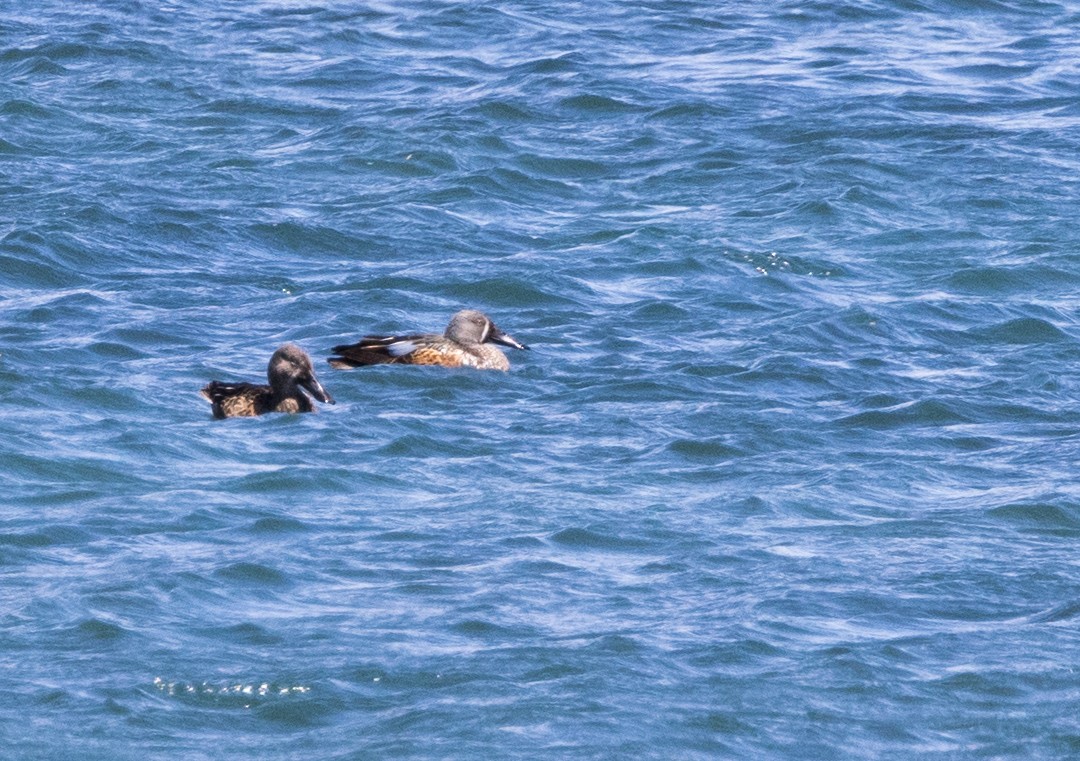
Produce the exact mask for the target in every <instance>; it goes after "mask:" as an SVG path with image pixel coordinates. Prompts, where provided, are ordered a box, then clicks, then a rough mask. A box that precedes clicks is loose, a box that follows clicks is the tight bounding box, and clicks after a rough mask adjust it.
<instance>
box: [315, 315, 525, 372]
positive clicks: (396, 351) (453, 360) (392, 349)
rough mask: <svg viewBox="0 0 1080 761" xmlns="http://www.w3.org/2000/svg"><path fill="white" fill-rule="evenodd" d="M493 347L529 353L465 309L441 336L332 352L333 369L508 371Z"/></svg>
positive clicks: (372, 341) (367, 339) (368, 342)
mask: <svg viewBox="0 0 1080 761" xmlns="http://www.w3.org/2000/svg"><path fill="white" fill-rule="evenodd" d="M491 344H502V345H503V346H509V347H511V348H514V349H528V348H529V347H528V346H525V345H524V344H521V343H518V342H517V341H516V340H514V339H513V338H511V337H510V336H509V335H507V334H506V333H503V332H502V331H501V330H499V328H498V327H496V325H495V323H494V322H492V321H491V318H490V317H488V316H487V315H486V314H484V313H483V312H478V311H477V310H475V309H463V310H462V311H460V312H458V313H457V314H455V315H454V316H453V317H452V318H450V324H449V325H447V326H446V331H445V332H444V333H442V334H441V335H440V334H438V333H415V334H410V335H395V336H364V337H363V338H361V339H360V340H359V341H358V342H357V343H354V344H342V345H341V346H335V347H334V348H333V352H334V354H336V355H338V356H334V357H330V358H329V359H327V361H328V362H329V363H330V366H331V367H336V368H338V369H348V368H350V367H360V366H362V365H381V364H402V365H441V366H442V367H475V368H478V369H480V370H509V369H510V361H509V360H508V359H507V358H506V355H505V354H503V353H502V352H501V351H500V350H499V349H497V348H495V347H494V346H492V345H491Z"/></svg>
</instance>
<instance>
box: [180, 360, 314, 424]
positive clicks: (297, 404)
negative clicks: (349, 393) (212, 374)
mask: <svg viewBox="0 0 1080 761" xmlns="http://www.w3.org/2000/svg"><path fill="white" fill-rule="evenodd" d="M266 377H267V380H268V381H269V382H270V385H268V386H266V385H262V384H258V383H223V382H221V381H210V383H209V384H207V385H206V387H205V388H203V389H201V390H200V391H199V393H200V394H202V396H203V397H204V398H205V399H206V400H207V401H209V402H210V404H212V405H213V413H214V417H215V418H217V419H219V420H220V419H222V418H228V417H254V416H255V415H262V414H264V413H267V412H314V411H315V405H314V404H312V401H311V398H310V397H309V396H308V395H307V394H305V393H304V391H302V390H301V389H305V390H307V391H308V392H309V393H310V394H311V396H313V397H315V398H316V399H318V400H319V401H320V402H323V403H325V404H334V398H333V397H332V396H330V394H329V392H327V390H326V389H325V388H323V387H322V384H321V383H319V379H318V378H316V377H315V368H314V367H312V365H311V358H310V357H309V356H308V355H307V352H305V351H304V350H303V349H301V348H300V347H299V346H297V345H296V344H291V343H290V344H285V345H283V346H281V347H279V348H278V350H277V351H275V352H274V354H273V356H272V357H270V364H269V365H267V367H266Z"/></svg>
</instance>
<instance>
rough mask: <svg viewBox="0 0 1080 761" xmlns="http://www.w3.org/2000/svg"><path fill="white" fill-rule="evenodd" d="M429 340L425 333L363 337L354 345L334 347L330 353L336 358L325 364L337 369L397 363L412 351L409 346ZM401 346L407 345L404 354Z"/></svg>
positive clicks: (329, 359)
mask: <svg viewBox="0 0 1080 761" xmlns="http://www.w3.org/2000/svg"><path fill="white" fill-rule="evenodd" d="M430 338H431V336H429V335H427V334H425V333H414V334H412V335H406V336H364V337H363V338H361V339H360V340H359V341H357V342H356V343H354V344H341V345H340V346H335V347H334V348H333V349H331V351H333V352H334V354H336V355H338V356H336V357H329V358H328V359H327V362H329V363H330V365H331V366H332V367H338V368H349V367H360V366H362V365H384V364H387V363H390V362H399V361H402V358H403V356H405V355H407V354H408V353H409V352H410V351H412V348H411V345H413V344H416V343H419V342H422V341H424V340H429V339H430ZM403 345H409V346H408V347H407V348H406V351H404V352H402V351H400V349H401V348H402V346H403Z"/></svg>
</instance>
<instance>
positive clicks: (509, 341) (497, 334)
mask: <svg viewBox="0 0 1080 761" xmlns="http://www.w3.org/2000/svg"><path fill="white" fill-rule="evenodd" d="M488 340H489V341H491V342H492V343H496V344H502V345H503V346H509V347H510V348H511V349H524V350H525V351H528V350H529V347H528V346H526V345H525V344H523V343H518V342H517V341H515V340H514V339H513V338H511V337H510V336H508V335H506V333H503V332H502V331H501V330H499V329H498V328H495V330H493V331H492V332H491V337H490V338H488Z"/></svg>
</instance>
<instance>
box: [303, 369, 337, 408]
mask: <svg viewBox="0 0 1080 761" xmlns="http://www.w3.org/2000/svg"><path fill="white" fill-rule="evenodd" d="M300 385H301V386H303V387H304V388H305V389H307V390H308V391H309V392H310V393H311V395H312V396H313V397H315V398H316V399H318V400H319V401H320V402H323V403H324V404H334V397H332V396H330V394H329V393H328V392H327V390H326V389H325V388H323V387H322V384H321V383H319V379H318V378H316V377H315V376H314V375H312V376H311V377H310V378H306V379H305V380H302V381H300Z"/></svg>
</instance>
